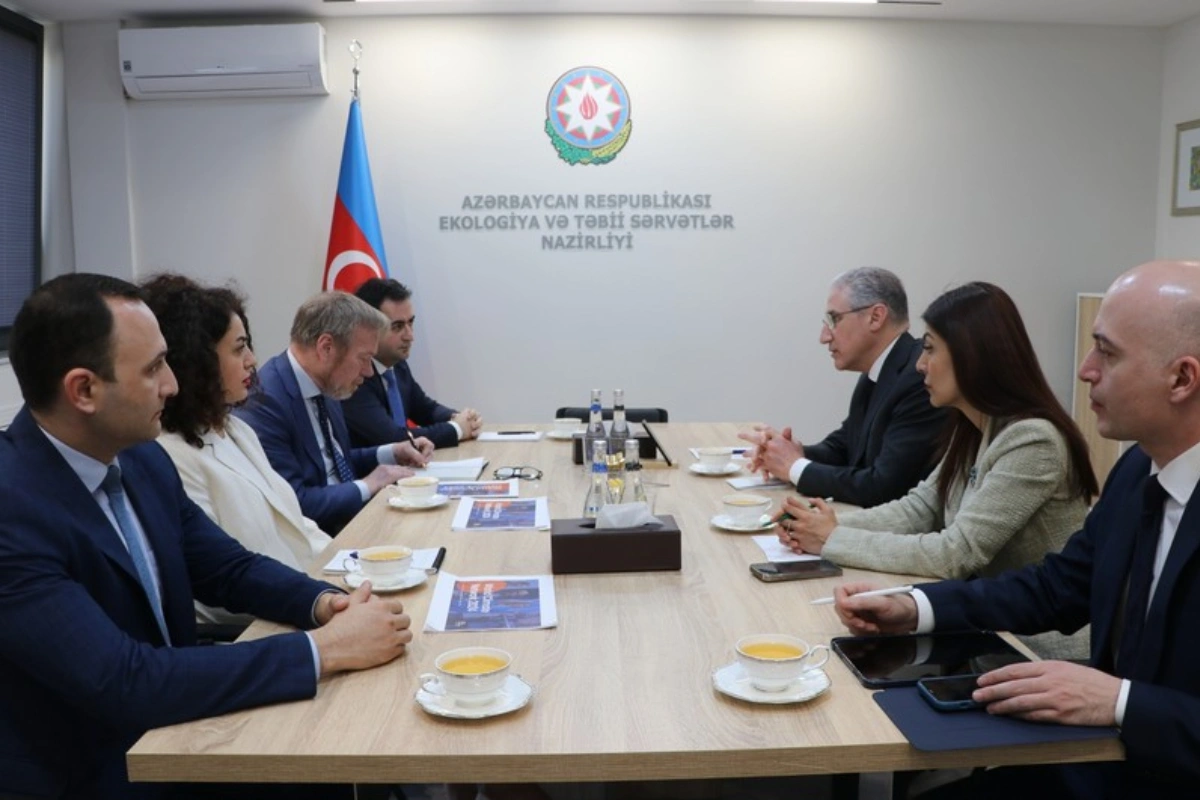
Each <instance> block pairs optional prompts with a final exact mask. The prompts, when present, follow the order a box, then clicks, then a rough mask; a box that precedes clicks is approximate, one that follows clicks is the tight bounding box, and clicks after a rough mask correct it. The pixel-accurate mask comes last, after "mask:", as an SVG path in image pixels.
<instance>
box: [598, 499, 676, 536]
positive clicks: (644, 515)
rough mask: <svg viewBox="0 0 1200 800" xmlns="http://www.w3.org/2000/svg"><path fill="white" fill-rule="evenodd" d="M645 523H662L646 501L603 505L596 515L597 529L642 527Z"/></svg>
mask: <svg viewBox="0 0 1200 800" xmlns="http://www.w3.org/2000/svg"><path fill="white" fill-rule="evenodd" d="M643 525H662V520H660V519H659V518H658V517H656V516H654V515H653V514H651V513H650V506H648V505H647V504H645V503H621V504H619V505H608V506H601V507H600V513H599V515H598V516H597V517H596V530H604V529H612V528H640V527H641V526H643Z"/></svg>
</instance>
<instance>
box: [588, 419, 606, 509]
mask: <svg viewBox="0 0 1200 800" xmlns="http://www.w3.org/2000/svg"><path fill="white" fill-rule="evenodd" d="M606 505H608V443H607V442H605V441H604V440H603V439H600V440H598V441H595V442H592V485H591V486H590V487H588V493H587V497H586V498H584V501H583V517H584V519H595V518H596V517H597V516H598V515H599V514H600V509H601V508H603V507H604V506H606Z"/></svg>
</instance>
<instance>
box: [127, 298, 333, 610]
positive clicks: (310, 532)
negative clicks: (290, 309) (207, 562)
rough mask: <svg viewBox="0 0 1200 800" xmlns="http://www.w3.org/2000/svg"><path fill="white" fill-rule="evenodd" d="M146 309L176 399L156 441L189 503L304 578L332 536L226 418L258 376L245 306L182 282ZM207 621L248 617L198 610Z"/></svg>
mask: <svg viewBox="0 0 1200 800" xmlns="http://www.w3.org/2000/svg"><path fill="white" fill-rule="evenodd" d="M142 290H143V292H144V293H145V296H146V304H147V305H149V306H150V309H151V310H152V311H153V312H154V315H155V316H156V317H158V325H159V328H161V329H162V334H163V338H165V339H166V341H167V363H168V364H169V365H170V367H171V370H172V371H173V372H174V373H175V378H176V380H178V382H179V392H178V393H177V394H176V395H175V396H174V397H170V398H168V399H167V402H166V405H165V407H164V408H163V413H162V426H163V433H162V435H160V436H159V438H158V441H159V444H161V445H162V446H163V447H164V448H165V449H166V451H167V453H169V454H170V456H171V460H172V461H174V462H175V467H176V468H177V469H178V470H179V477H180V478H182V479H183V486H184V489H185V490H186V491H187V493H188V496H189V497H190V498H192V500H193V501H195V503H196V504H197V505H199V506H200V507H201V508H202V509H204V512H205V513H206V514H208V515H209V516H210V517H212V519H213V520H214V521H215V522H216V523H217V524H218V525H220V526H221V527H222V528H223V529H224V530H225V531H226V532H227V533H228V534H229V535H230V536H233V537H234V538H236V539H237V540H238V541H240V542H241V543H242V544H243V545H244V546H245V547H246V548H247V549H249V550H253V551H254V552H256V553H262V554H263V555H267V556H270V557H271V558H274V559H275V560H276V561H279V562H282V563H284V564H287V565H288V566H290V567H294V568H295V569H299V570H302V571H303V570H304V569H306V568H307V567H308V566H309V563H310V562H311V561H312V560H313V557H314V556H316V555H318V554H319V553H320V552H321V551H322V550H324V549H325V546H326V545H327V544H329V541H330V539H329V536H328V535H326V534H325V533H324V532H322V531H321V530H320V528H318V527H317V524H316V523H315V522H313V521H312V520H310V519H308V518H307V517H305V516H304V515H303V514H302V513H301V511H300V503H299V502H298V501H297V500H296V495H295V493H294V492H293V491H292V487H291V486H289V485H288V483H287V481H285V480H284V479H283V478H282V477H280V476H279V474H278V473H277V472H275V470H274V469H272V468H271V464H270V462H269V461H267V456H266V454H265V453H264V452H263V449H262V445H261V444H260V443H259V441H258V436H257V435H256V434H255V433H254V429H253V428H251V427H250V426H249V425H247V424H246V423H245V422H242V421H241V420H240V419H238V418H237V417H235V416H233V415H232V414H230V410H231V409H232V408H233V407H234V406H236V405H238V404H240V403H242V402H244V401H245V400H246V397H247V396H248V395H249V393H250V386H251V383H252V382H253V378H254V365H255V358H254V351H253V350H252V349H251V347H250V327H249V324H248V323H247V321H246V312H245V309H244V307H243V303H242V299H241V298H240V297H239V296H238V295H237V294H236V293H235V292H233V291H232V290H230V289H226V288H219V289H210V288H205V287H202V286H199V285H198V284H196V283H195V282H193V281H191V280H189V279H188V278H185V277H182V276H180V275H158V276H155V277H153V278H151V279H149V280H148V281H146V282H145V283H144V284H142ZM196 613H197V615H198V616H199V617H200V618H201V619H203V620H207V621H210V622H244V621H248V620H249V618H248V617H244V616H240V615H236V614H232V613H230V612H228V611H226V610H225V609H220V608H209V607H207V606H203V605H201V604H200V603H199V602H197V604H196Z"/></svg>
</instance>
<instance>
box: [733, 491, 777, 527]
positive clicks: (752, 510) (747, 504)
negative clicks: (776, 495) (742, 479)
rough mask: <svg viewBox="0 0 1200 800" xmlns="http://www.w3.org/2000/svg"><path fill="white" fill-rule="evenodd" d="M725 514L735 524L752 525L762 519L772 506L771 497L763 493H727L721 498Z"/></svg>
mask: <svg viewBox="0 0 1200 800" xmlns="http://www.w3.org/2000/svg"><path fill="white" fill-rule="evenodd" d="M721 503H722V504H723V505H724V507H725V515H726V516H728V517H729V519H730V520H732V522H733V524H734V525H741V526H745V527H750V526H751V525H755V524H757V523H758V522H759V520H761V519H762V516H763V514H766V513H767V509H768V508H770V507H771V498H769V497H764V496H763V495H761V494H727V495H725V496H724V497H722V498H721Z"/></svg>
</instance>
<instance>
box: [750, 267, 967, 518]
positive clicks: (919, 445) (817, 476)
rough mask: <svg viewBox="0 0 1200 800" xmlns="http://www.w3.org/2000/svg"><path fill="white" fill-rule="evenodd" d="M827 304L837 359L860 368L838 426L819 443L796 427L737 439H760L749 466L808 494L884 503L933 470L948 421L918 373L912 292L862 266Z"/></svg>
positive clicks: (824, 332)
mask: <svg viewBox="0 0 1200 800" xmlns="http://www.w3.org/2000/svg"><path fill="white" fill-rule="evenodd" d="M825 309H826V310H825V315H824V318H823V320H822V324H821V344H823V345H825V346H826V347H828V348H829V354H830V355H831V356H832V357H833V365H834V366H835V367H837V368H838V369H839V370H849V371H853V372H860V373H862V377H861V378H859V380H858V385H857V386H856V387H855V389H854V394H853V396H852V397H851V398H850V413H849V414H848V415H847V416H846V419H845V421H843V422H842V425H841V427H840V428H838V429H837V430H836V431H834V432H833V433H831V434H829V435H828V436H826V437H825V439H824V440H823V441H821V442H818V443H817V444H812V445H804V444H802V443H800V442H798V441H795V440H793V439H792V429H791V428H784V429H783V430H782V431H778V430H776V429H774V428H772V427H769V426H761V427H758V428H756V429H755V430H754V431H748V432H743V433H741V434H739V436H741V438H743V439H745V440H746V441H748V442H752V443H754V444H755V445H756V449H755V451H754V455H753V459H752V461H751V467H752V469H754V470H756V471H758V470H762V471H763V472H766V473H768V474H770V475H772V476H774V477H777V478H779V479H780V480H787V481H789V482H791V483H794V484H795V485H796V489H797V490H798V491H799V492H800V493H801V494H805V495H808V496H810V497H832V498H833V499H834V500H839V501H841V502H844V503H853V504H854V505H858V506H864V507H867V506H875V505H879V504H880V503H886V502H887V501H889V500H894V499H896V498H898V497H900V496H901V495H903V494H904V493H905V492H907V491H908V490H909V489H911V488H912V487H913V486H916V485H917V483H918V482H919V481H920V480H921V479H922V478H924V477H925V476H926V475H928V474H929V471H930V469H931V468H932V467H933V456H934V450H935V446H936V444H937V439H938V433H939V432H940V431H941V428H942V422H943V420H944V415H943V412H942V411H940V410H938V409H935V408H933V407H932V406H931V405H930V404H929V394H928V393H927V392H926V391H925V385H924V381H923V379H922V376H921V374H920V373H918V372H917V370H916V363H917V358H918V357H919V356H920V354H921V343H920V342H919V341H918V340H916V339H914V338H913V337H912V335H911V334H909V333H908V297H907V296H906V295H905V293H904V286H903V284H901V283H900V279H899V278H897V277H896V276H895V275H894V274H892V273H891V272H889V271H887V270H885V269H880V268H878V267H861V268H859V269H853V270H850V271H849V272H844V273H842V274H841V275H839V276H838V277H837V278H835V279H834V281H833V286H832V287H831V288H830V292H829V300H828V301H827V303H826V305H825Z"/></svg>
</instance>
